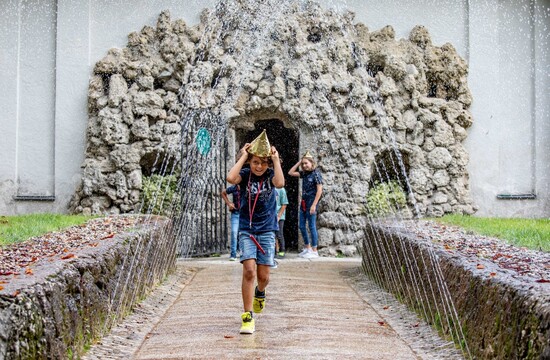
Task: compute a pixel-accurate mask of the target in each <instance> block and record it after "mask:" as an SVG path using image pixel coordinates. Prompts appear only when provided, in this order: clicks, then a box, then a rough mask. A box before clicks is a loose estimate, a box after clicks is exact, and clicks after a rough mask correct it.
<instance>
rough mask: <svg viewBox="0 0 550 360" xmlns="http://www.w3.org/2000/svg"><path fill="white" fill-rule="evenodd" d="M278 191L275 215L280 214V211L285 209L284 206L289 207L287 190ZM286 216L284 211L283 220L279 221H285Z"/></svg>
mask: <svg viewBox="0 0 550 360" xmlns="http://www.w3.org/2000/svg"><path fill="white" fill-rule="evenodd" d="M276 190H277V212H276V213H275V214H277V215H278V214H279V210H281V208H282V207H283V205H288V198H287V196H286V190H285V188H280V189H276ZM285 215H286V209H285V210H284V211H283V214H282V215H281V218H280V219H279V220H284V219H285Z"/></svg>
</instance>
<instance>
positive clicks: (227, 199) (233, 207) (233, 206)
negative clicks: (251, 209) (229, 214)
mask: <svg viewBox="0 0 550 360" xmlns="http://www.w3.org/2000/svg"><path fill="white" fill-rule="evenodd" d="M222 198H223V201H225V203H226V204H227V206H229V210H234V209H235V205H233V203H232V202H231V201H229V198H228V197H227V191H226V189H223V190H222Z"/></svg>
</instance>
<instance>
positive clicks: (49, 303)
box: [0, 218, 175, 359]
mask: <svg viewBox="0 0 550 360" xmlns="http://www.w3.org/2000/svg"><path fill="white" fill-rule="evenodd" d="M98 240H99V239H98ZM174 244H175V242H174V241H171V237H170V236H169V222H168V220H166V219H161V218H153V219H151V220H150V221H148V222H145V223H143V224H141V225H139V226H138V227H137V228H136V230H135V231H133V232H129V233H123V234H118V235H116V236H115V237H114V238H112V239H110V240H109V241H98V246H97V247H89V248H86V249H83V250H82V251H79V252H76V253H75V255H76V256H75V257H72V258H70V259H67V260H57V261H53V262H50V261H48V260H42V261H41V262H39V263H37V265H36V267H34V271H33V275H32V276H25V277H20V278H18V279H14V280H12V281H10V282H9V283H8V284H6V285H5V288H4V289H3V290H0V358H2V359H65V358H78V357H79V356H80V355H81V354H82V353H83V351H84V348H85V347H86V346H87V345H89V344H90V343H91V342H92V341H94V340H96V339H98V338H99V337H101V336H102V335H103V334H104V333H105V332H107V331H108V330H109V329H110V327H111V326H113V325H114V324H115V323H116V321H118V320H120V318H121V317H123V316H125V315H126V314H127V312H128V311H129V310H130V309H131V308H132V307H133V306H134V305H135V304H136V302H137V301H139V300H140V299H141V298H142V297H143V296H144V295H146V294H147V293H149V292H150V290H151V289H152V288H153V287H154V286H155V285H157V284H158V283H159V282H160V281H161V280H163V278H164V277H165V276H166V275H167V274H168V272H170V271H172V270H174V268H175V255H174V254H175V251H174V249H173V247H174ZM131 262H133V264H131ZM137 264H139V266H138V265H137Z"/></svg>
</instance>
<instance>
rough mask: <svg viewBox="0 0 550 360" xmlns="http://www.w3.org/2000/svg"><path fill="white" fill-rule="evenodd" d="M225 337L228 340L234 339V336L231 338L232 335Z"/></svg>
mask: <svg viewBox="0 0 550 360" xmlns="http://www.w3.org/2000/svg"><path fill="white" fill-rule="evenodd" d="M223 337H224V338H226V339H233V338H234V336H231V335H224V336H223Z"/></svg>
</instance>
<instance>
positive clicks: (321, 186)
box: [309, 184, 323, 215]
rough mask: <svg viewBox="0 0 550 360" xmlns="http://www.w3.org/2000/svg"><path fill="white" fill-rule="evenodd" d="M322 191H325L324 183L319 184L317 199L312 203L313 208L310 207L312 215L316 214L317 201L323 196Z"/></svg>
mask: <svg viewBox="0 0 550 360" xmlns="http://www.w3.org/2000/svg"><path fill="white" fill-rule="evenodd" d="M322 193H323V184H317V192H316V193H315V200H313V204H311V208H310V209H309V213H310V214H311V215H313V214H315V210H316V208H317V203H318V202H319V199H320V198H321V194H322Z"/></svg>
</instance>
